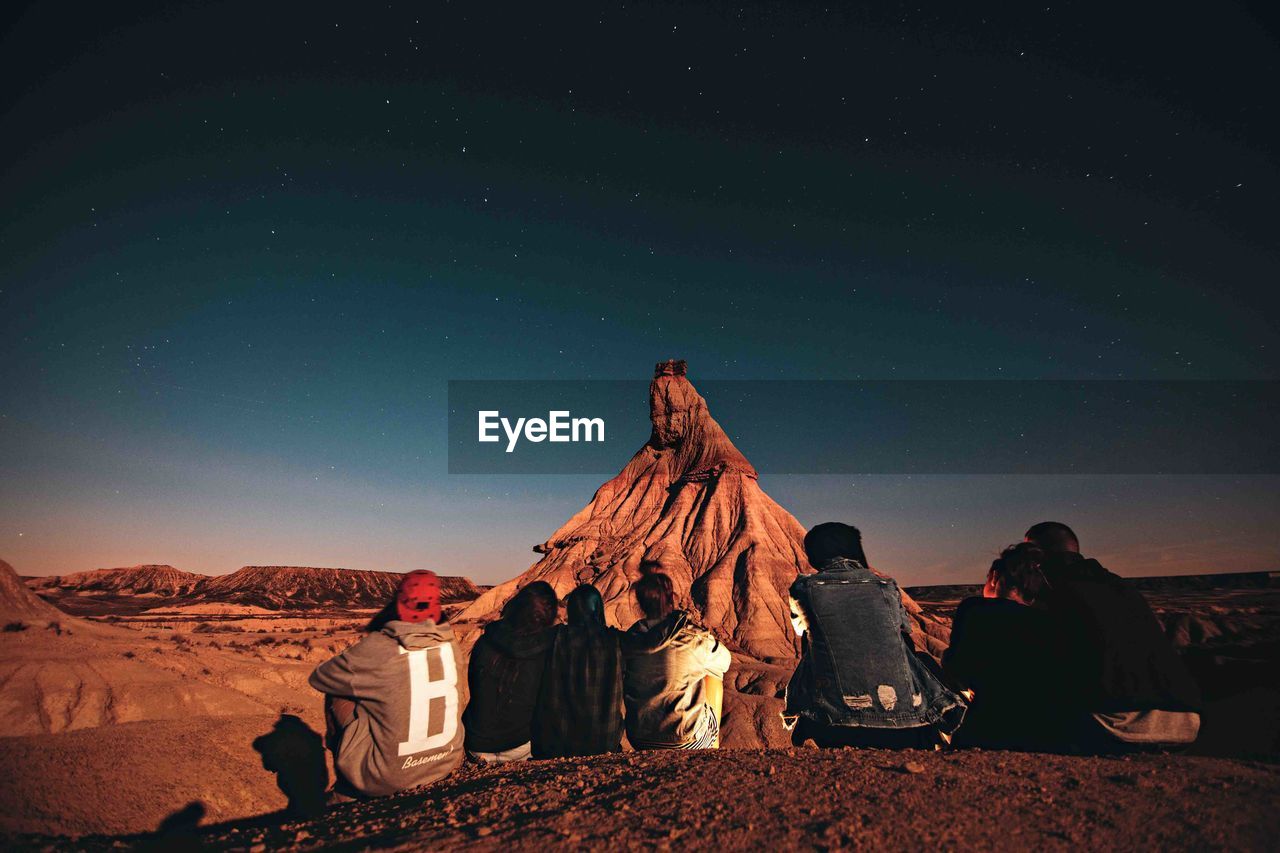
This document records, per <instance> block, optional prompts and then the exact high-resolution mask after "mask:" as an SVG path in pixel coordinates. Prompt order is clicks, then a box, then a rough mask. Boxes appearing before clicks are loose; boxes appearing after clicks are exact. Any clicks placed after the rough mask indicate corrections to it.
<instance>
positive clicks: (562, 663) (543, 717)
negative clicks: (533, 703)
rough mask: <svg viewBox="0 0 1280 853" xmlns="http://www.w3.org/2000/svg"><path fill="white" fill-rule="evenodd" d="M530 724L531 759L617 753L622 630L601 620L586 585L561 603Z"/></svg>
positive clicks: (596, 599) (596, 598) (600, 607)
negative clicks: (563, 620) (562, 617)
mask: <svg viewBox="0 0 1280 853" xmlns="http://www.w3.org/2000/svg"><path fill="white" fill-rule="evenodd" d="M565 609H566V611H567V616H568V624H567V625H561V626H559V627H558V628H557V629H556V634H555V640H554V642H553V644H552V647H551V657H550V659H549V660H548V661H547V668H546V671H545V672H544V673H543V676H542V688H541V691H540V692H539V694H538V707H537V711H536V713H535V715H534V723H533V755H534V757H535V758H558V757H562V756H577V755H599V754H601V753H605V752H618V751H620V750H621V749H622V649H621V646H620V643H619V640H620V638H621V632H620V631H618V630H617V629H616V628H611V627H609V626H608V625H606V624H605V621H604V602H603V601H602V600H601V598H600V593H599V591H598V590H597V589H596V588H595V587H594V586H591V585H590V584H583V585H582V586H580V587H578V588H577V589H575V590H574V591H573V592H571V593H570V594H569V596H568V598H567V599H566V600H565Z"/></svg>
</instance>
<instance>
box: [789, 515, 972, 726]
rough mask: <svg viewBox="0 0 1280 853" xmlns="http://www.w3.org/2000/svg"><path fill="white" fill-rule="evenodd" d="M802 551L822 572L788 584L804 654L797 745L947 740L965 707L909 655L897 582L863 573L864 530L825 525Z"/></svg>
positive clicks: (796, 705)
mask: <svg viewBox="0 0 1280 853" xmlns="http://www.w3.org/2000/svg"><path fill="white" fill-rule="evenodd" d="M805 550H806V553H807V554H808V556H809V559H810V563H811V564H812V565H813V566H814V567H815V568H818V569H819V571H818V573H817V574H813V575H803V576H801V577H799V578H797V579H796V581H795V583H793V584H792V586H791V601H792V616H793V622H794V624H795V627H796V631H797V633H798V634H800V637H801V647H802V651H801V659H800V664H799V666H798V667H797V668H796V671H795V674H794V675H793V676H792V678H791V681H790V682H789V683H788V685H787V703H786V709H785V710H784V712H783V715H784V717H785V718H789V719H791V720H792V721H793V725H794V726H795V730H794V733H793V740H794V741H795V742H797V743H800V742H803V741H804V740H806V739H810V738H811V739H813V740H814V741H815V742H816V743H817V744H818V745H819V746H824V745H831V746H836V745H851V746H853V745H867V746H928V745H932V744H934V743H937V742H938V736H939V734H942V735H949V734H950V733H951V732H952V731H953V730H954V729H955V728H956V726H958V725H959V723H960V720H961V718H963V716H964V702H963V700H962V699H961V698H960V697H959V696H957V695H956V694H954V693H952V692H951V691H950V690H948V689H947V688H946V686H944V685H943V684H942V683H941V682H940V681H939V680H938V679H937V678H936V677H935V676H934V675H933V673H932V672H930V671H929V670H928V669H927V668H926V667H925V666H924V664H922V663H921V662H920V660H919V659H918V658H917V657H916V655H915V654H914V653H913V650H912V649H911V648H909V646H908V641H907V639H906V636H905V634H906V633H909V632H910V628H911V626H910V623H909V622H908V617H907V614H906V611H905V609H904V608H903V607H902V598H901V592H900V591H899V589H898V584H897V583H896V582H895V581H894V580H893V579H892V578H889V577H886V576H884V575H882V574H879V573H877V572H873V571H871V570H870V569H869V568H867V567H866V565H865V562H864V561H865V556H863V555H862V550H861V535H860V534H859V533H858V531H857V529H856V528H854V527H851V526H849V525H844V524H836V523H831V524H824V525H819V526H818V527H816V528H814V530H812V531H810V533H809V535H808V536H806V537H805ZM859 558H861V559H859Z"/></svg>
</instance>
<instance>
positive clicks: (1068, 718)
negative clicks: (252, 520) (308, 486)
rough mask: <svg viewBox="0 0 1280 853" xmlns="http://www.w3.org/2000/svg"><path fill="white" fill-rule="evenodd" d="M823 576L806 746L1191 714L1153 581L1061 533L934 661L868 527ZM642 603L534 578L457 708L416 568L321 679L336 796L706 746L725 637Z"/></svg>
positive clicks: (663, 601) (1088, 731)
mask: <svg viewBox="0 0 1280 853" xmlns="http://www.w3.org/2000/svg"><path fill="white" fill-rule="evenodd" d="M804 546H805V552H806V556H807V558H808V560H809V563H810V564H811V566H812V567H813V568H814V569H815V570H816V571H815V572H814V573H812V574H805V575H801V576H800V577H798V578H797V579H796V581H795V583H794V584H793V585H792V587H791V591H790V592H791V595H790V602H791V618H792V624H793V626H794V627H795V630H796V633H797V635H798V636H799V637H800V645H801V656H800V661H799V664H798V666H797V668H796V670H795V673H794V674H793V675H792V677H791V679H790V682H789V683H788V685H787V690H786V703H785V708H784V710H783V724H784V726H786V728H787V729H789V730H790V731H791V736H792V741H793V743H795V744H796V745H810V744H812V745H815V746H818V747H842V746H853V747H877V748H941V747H943V746H946V745H948V744H950V745H952V746H985V747H994V748H1007V749H1024V750H1044V751H1058V752H1111V751H1123V750H1134V749H1151V748H1170V747H1179V746H1184V745H1186V744H1189V743H1191V742H1192V741H1194V740H1195V737H1196V734H1197V731H1198V729H1199V716H1198V711H1197V709H1198V708H1199V704H1200V696H1199V690H1198V688H1197V686H1196V683H1195V681H1194V680H1193V679H1192V677H1191V675H1190V674H1189V673H1188V671H1187V670H1186V668H1185V667H1184V666H1183V664H1182V663H1181V661H1180V659H1179V658H1178V656H1177V654H1176V652H1175V651H1174V649H1173V647H1172V645H1171V644H1170V643H1169V642H1168V640H1167V639H1166V638H1165V635H1164V633H1163V631H1162V630H1161V628H1160V624H1159V622H1158V621H1157V620H1156V618H1155V616H1154V614H1153V613H1152V611H1151V609H1150V607H1149V606H1148V605H1147V603H1146V601H1145V600H1144V599H1143V597H1142V595H1141V594H1140V593H1138V592H1137V591H1136V590H1134V589H1133V588H1132V587H1131V586H1129V585H1128V584H1126V583H1125V582H1124V581H1123V580H1122V579H1121V578H1119V577H1118V576H1116V575H1114V574H1112V573H1111V572H1108V571H1107V570H1106V569H1104V568H1103V567H1102V566H1101V565H1099V564H1098V562H1097V561H1096V560H1089V559H1085V558H1084V557H1082V556H1081V555H1080V549H1079V541H1078V540H1077V538H1076V536H1075V534H1074V533H1073V532H1072V531H1071V529H1070V528H1069V527H1067V526H1066V525H1063V524H1059V523H1056V522H1045V523H1042V524H1037V525H1035V526H1034V527H1032V528H1031V529H1030V530H1028V531H1027V533H1026V537H1025V540H1024V541H1023V542H1020V543H1018V544H1017V545H1013V546H1010V547H1009V548H1007V549H1005V550H1004V552H1003V553H1001V555H1000V557H999V558H998V559H996V560H995V562H993V563H992V565H991V568H990V570H989V572H988V574H987V580H986V585H985V586H984V588H983V592H982V597H975V598H970V599H967V600H965V601H964V602H962V603H961V604H960V606H959V608H958V609H957V611H956V614H955V618H954V621H953V626H952V633H951V644H950V647H949V648H948V649H947V651H946V652H945V654H944V655H943V657H942V662H941V664H940V665H939V663H938V662H937V661H936V660H935V659H934V658H933V657H931V656H930V655H928V654H927V653H925V652H924V651H922V650H918V649H917V648H916V647H915V645H914V644H913V641H912V639H911V635H912V633H913V629H915V628H916V627H917V626H916V625H915V624H914V622H913V620H912V619H911V617H910V615H909V614H908V612H907V610H906V609H905V608H904V607H903V604H902V597H901V592H900V590H899V588H898V585H897V583H896V582H895V581H894V580H893V579H892V578H890V577H888V576H887V575H884V574H882V573H880V572H878V571H876V570H875V569H873V568H871V567H870V566H869V564H868V562H867V558H866V554H865V553H864V551H863V547H862V536H861V533H860V532H859V531H858V530H857V529H856V528H854V527H852V526H850V525H847V524H840V523H837V522H832V523H828V524H820V525H818V526H817V527H815V528H814V529H813V530H811V531H809V533H808V535H807V536H806V537H805V542H804ZM632 593H633V594H634V595H635V598H636V602H637V604H638V605H639V607H640V610H641V612H642V613H643V614H644V617H643V618H642V619H640V620H639V621H637V622H636V623H635V624H634V625H632V626H631V627H630V629H629V630H627V631H625V632H623V631H620V630H618V629H617V628H614V627H611V626H609V625H608V624H607V623H606V620H605V609H604V602H603V600H602V599H601V596H600V593H599V591H598V590H597V589H596V588H595V587H593V586H591V585H590V584H584V585H582V586H580V587H578V588H577V589H575V590H574V591H573V592H571V593H570V594H569V595H568V596H567V597H566V598H565V601H564V609H565V617H566V621H565V622H564V623H563V624H561V623H559V613H560V602H559V601H558V599H557V597H556V594H555V590H554V589H553V588H552V587H551V586H550V585H549V584H547V583H544V582H541V581H538V582H534V583H530V584H527V585H526V586H524V587H522V588H521V589H520V590H519V591H518V592H517V593H516V594H515V595H514V596H513V597H512V598H511V599H510V600H509V601H508V602H507V604H506V606H505V607H504V608H503V610H502V614H501V617H500V618H499V619H498V620H496V621H494V622H492V623H490V624H489V625H487V626H485V629H484V632H483V634H482V635H481V636H480V638H479V639H478V640H477V642H476V645H475V647H474V649H473V650H472V653H471V657H470V662H469V666H468V672H467V682H468V688H469V693H470V699H469V702H468V703H467V706H466V709H465V711H463V710H462V709H461V708H460V694H459V690H458V677H459V675H458V668H457V661H458V655H457V647H456V643H455V640H454V637H453V632H452V629H451V628H450V626H449V625H448V624H446V623H445V621H444V619H443V618H442V613H441V608H440V584H439V579H438V578H437V577H436V576H435V575H434V574H432V573H431V572H423V571H420V572H413V573H410V574H409V575H406V576H405V578H404V580H403V582H402V583H401V584H400V587H399V590H398V591H397V594H396V598H395V600H394V601H393V602H392V603H391V604H390V605H389V606H388V608H387V609H386V610H385V611H384V612H383V613H382V614H380V616H379V617H378V618H376V619H375V620H374V622H373V623H371V625H370V632H369V633H368V634H367V635H366V636H365V637H364V638H363V639H361V640H360V641H359V642H357V643H356V644H354V645H353V646H351V647H350V648H348V649H347V650H346V651H344V652H343V653H342V654H339V655H338V656H337V657H335V658H333V659H331V660H329V661H326V662H325V663H323V664H321V665H320V666H319V667H317V668H316V670H315V671H314V672H313V673H312V675H311V679H310V683H311V685H312V686H313V687H314V688H315V689H317V690H319V691H320V692H321V693H324V694H325V696H326V703H325V711H326V721H327V724H328V731H327V744H328V746H329V748H330V749H331V750H332V751H333V753H334V765H335V768H336V771H337V774H338V777H339V778H338V785H337V786H336V789H335V790H337V791H338V792H339V793H340V794H345V795H366V796H376V795H381V794H388V793H393V792H395V791H399V790H403V789H405V788H410V787H414V786H418V785H423V784H428V783H430V782H433V781H436V780H437V779H440V778H443V777H444V776H445V775H447V774H448V773H450V772H451V771H452V770H453V769H454V768H456V767H457V766H458V765H459V764H460V763H461V762H462V761H463V760H464V756H465V758H468V759H470V760H472V761H475V762H479V763H498V762H508V761H523V760H527V759H529V758H554V757H561V756H584V755H598V754H603V753H608V752H618V751H620V750H622V748H623V733H624V731H625V735H626V741H627V742H628V743H629V744H630V745H631V747H632V748H633V749H707V748H716V747H717V746H718V744H719V735H720V711H721V696H722V694H721V691H722V679H723V678H724V675H725V673H726V672H727V671H728V669H729V666H730V664H731V658H730V654H729V650H728V649H727V648H726V647H725V646H724V645H723V644H722V643H720V641H719V640H718V639H717V638H716V637H715V635H713V634H712V633H711V632H710V631H708V630H706V629H705V628H703V627H702V626H700V625H699V624H698V623H697V622H696V620H695V619H694V618H693V616H692V615H691V614H690V613H689V612H687V611H684V610H680V609H678V608H677V607H676V596H675V592H674V589H673V586H672V583H671V580H670V578H668V577H667V576H666V575H664V574H662V573H660V572H649V573H646V574H643V575H642V576H641V577H640V578H639V579H638V580H637V581H636V582H635V584H634V585H633V586H632Z"/></svg>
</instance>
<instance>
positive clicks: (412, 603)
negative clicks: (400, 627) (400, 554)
mask: <svg viewBox="0 0 1280 853" xmlns="http://www.w3.org/2000/svg"><path fill="white" fill-rule="evenodd" d="M395 603H396V618H397V619H399V620H400V621H401V622H437V623H438V622H439V621H440V616H441V613H440V578H438V577H437V576H436V573H435V572H429V571H427V570H425V569H420V570H418V571H416V572H409V574H407V575H405V576H404V577H403V578H401V579H400V586H399V587H398V588H397V589H396V601H395Z"/></svg>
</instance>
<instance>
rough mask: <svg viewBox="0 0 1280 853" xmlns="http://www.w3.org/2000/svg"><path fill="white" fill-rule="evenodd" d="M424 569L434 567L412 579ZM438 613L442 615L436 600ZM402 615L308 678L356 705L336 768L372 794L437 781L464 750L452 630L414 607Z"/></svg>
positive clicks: (344, 725)
mask: <svg viewBox="0 0 1280 853" xmlns="http://www.w3.org/2000/svg"><path fill="white" fill-rule="evenodd" d="M424 575H430V573H429V572H415V573H413V575H412V576H410V577H414V576H418V577H415V578H414V579H415V580H421V576H424ZM434 578H435V576H434V575H430V579H431V580H434ZM410 583H412V581H410ZM435 583H436V585H437V589H438V581H435ZM403 586H404V584H402V587H403ZM437 596H438V593H437ZM437 601H438V597H437ZM433 615H434V616H435V619H438V618H439V609H438V604H437V606H436V607H435V609H434V611H433ZM400 616H401V617H402V618H398V619H392V620H390V621H388V622H386V624H385V625H384V626H382V627H381V629H380V630H376V631H373V632H372V633H370V634H368V635H367V636H365V637H364V638H363V639H361V640H360V641H359V642H357V643H356V644H355V645H353V646H351V647H350V648H348V649H347V650H346V651H344V652H343V653H342V654H340V655H338V656H337V657H335V658H333V659H331V660H329V661H326V662H325V663H322V664H321V665H320V666H318V667H316V669H315V671H314V672H312V674H311V678H310V679H309V682H310V684H311V686H312V687H313V688H315V689H316V690H319V691H320V692H322V693H324V694H326V696H328V697H331V698H337V699H340V700H343V701H347V702H349V703H354V709H353V712H352V713H350V714H348V715H345V716H346V718H345V719H344V720H343V721H342V722H341V726H340V728H341V730H340V731H339V732H337V733H335V740H336V749H335V756H334V766H335V768H336V769H337V771H338V773H339V775H340V777H341V778H342V780H343V781H345V782H346V783H347V784H349V785H350V786H351V787H352V788H354V789H355V790H356V791H357V792H359V793H362V794H366V795H370V796H378V795H383V794H392V793H395V792H396V791H402V790H405V789H406V788H412V787H415V786H418V785H425V784H428V783H430V782H434V781H436V780H437V779H440V778H443V777H444V776H446V775H447V774H448V773H449V772H450V771H452V770H453V769H454V768H455V767H457V766H458V764H459V762H461V760H462V756H463V752H462V742H463V728H462V725H461V724H460V723H459V719H458V717H459V715H458V710H459V708H458V704H459V703H458V669H457V659H458V658H457V646H456V644H455V642H454V638H453V631H452V629H451V628H450V627H449V626H448V625H441V624H437V623H436V621H435V619H433V618H428V617H425V616H422V617H419V614H417V613H407V612H403V611H402V612H401V613H400ZM407 618H413V619H419V618H421V621H407Z"/></svg>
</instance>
